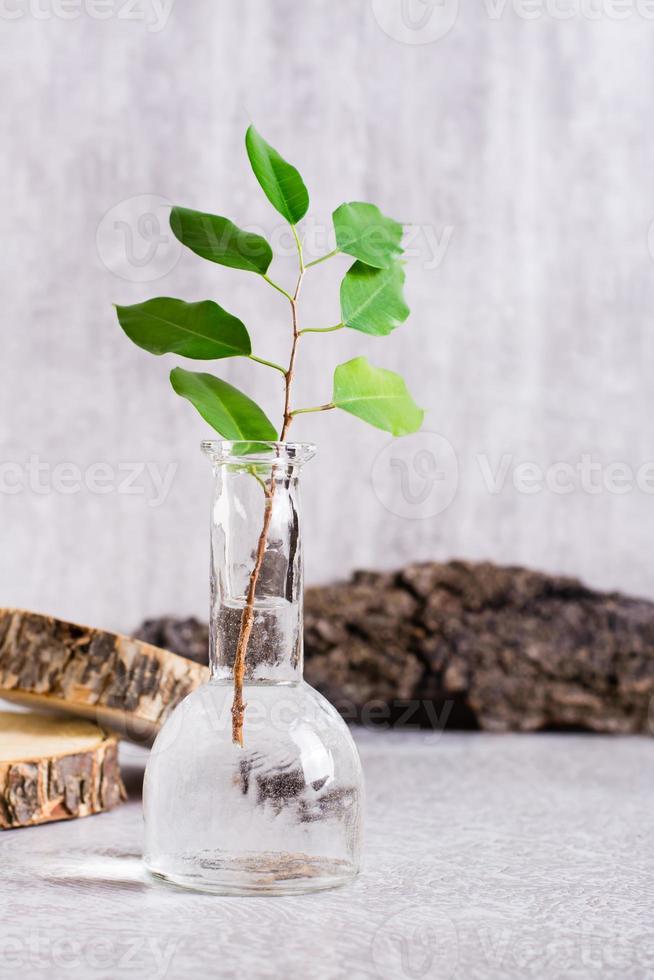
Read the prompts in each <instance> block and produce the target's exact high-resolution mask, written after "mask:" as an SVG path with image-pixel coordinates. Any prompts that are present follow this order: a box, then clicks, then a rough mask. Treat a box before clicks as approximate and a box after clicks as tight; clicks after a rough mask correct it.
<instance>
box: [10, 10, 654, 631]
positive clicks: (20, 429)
mask: <svg viewBox="0 0 654 980" xmlns="http://www.w3.org/2000/svg"><path fill="white" fill-rule="evenodd" d="M67 3H68V6H66V5H65V4H64V6H63V7H62V6H58V5H57V3H56V0H40V3H39V5H37V4H36V0H5V2H3V4H2V5H0V6H2V11H1V12H0V34H1V36H2V52H3V54H2V60H1V62H0V77H1V79H2V90H3V92H4V97H3V110H4V111H3V138H2V141H1V142H0V203H1V212H2V224H3V244H4V247H3V259H2V263H1V264H0V286H1V290H0V296H1V298H2V306H3V318H2V319H3V331H2V333H3V344H2V358H1V361H0V363H1V365H2V385H1V386H0V401H1V414H0V418H1V420H2V431H1V433H0V435H1V443H0V456H1V460H2V469H1V470H0V475H1V485H2V493H0V534H1V547H2V571H1V576H0V603H2V604H18V605H23V606H29V607H32V608H37V609H42V610H45V611H50V612H53V613H56V614H59V615H63V616H67V617H70V618H75V619H80V620H84V621H92V622H94V623H97V624H98V625H105V626H116V627H119V628H129V627H130V626H131V625H133V624H135V623H136V622H137V621H138V620H139V619H140V618H141V617H142V616H143V615H147V614H156V613H158V612H163V611H176V612H178V613H197V614H199V615H202V614H203V613H204V612H205V609H206V605H207V583H206V565H207V543H208V539H207V528H206V517H207V504H208V495H209V481H210V476H209V470H208V465H207V462H206V461H205V460H204V459H203V458H202V457H201V455H200V453H199V451H198V442H199V440H200V438H201V437H202V436H203V434H204V433H205V432H206V427H205V426H204V425H203V424H202V422H201V420H200V419H199V418H196V417H195V415H194V413H193V411H192V410H191V409H190V407H189V406H187V405H186V404H185V403H182V402H181V401H178V400H177V399H176V397H175V396H174V395H173V393H172V392H171V391H170V390H169V388H168V384H167V381H166V373H167V369H168V368H169V367H170V364H169V363H168V359H162V360H157V359H155V358H152V357H150V356H148V355H146V354H145V353H143V352H140V351H138V350H137V349H136V348H134V347H133V346H131V345H130V344H129V342H128V341H127V340H126V339H125V338H124V337H123V335H122V334H121V332H120V331H119V329H118V327H117V325H116V323H115V320H114V316H113V312H112V309H111V305H110V304H111V303H112V302H122V303H130V302H136V301H139V300H141V299H144V298H147V297H149V296H152V295H178V296H182V297H184V298H186V299H193V298H195V299H199V298H206V297H208V296H211V297H213V298H215V299H217V300H218V301H222V302H223V303H224V305H226V306H227V307H228V308H229V309H230V310H232V311H234V312H236V313H238V314H239V315H240V316H241V317H242V318H243V319H244V320H245V321H246V323H247V324H248V325H249V326H250V329H251V332H252V333H253V335H254V337H255V339H256V349H257V351H258V352H259V353H260V354H262V355H264V356H266V355H267V356H269V357H277V358H282V357H284V356H285V353H284V352H285V350H286V345H287V342H288V337H287V330H288V327H287V314H286V309H285V306H284V301H283V300H282V298H281V297H279V296H277V295H276V294H275V293H274V292H273V291H272V290H269V289H268V288H267V287H266V285H265V283H263V282H260V281H255V280H254V279H251V278H250V277H249V276H248V275H247V274H245V273H237V272H233V273H232V272H230V271H229V270H226V269H222V268H219V267H217V266H216V267H214V266H212V265H210V264H209V263H203V262H202V261H201V260H200V259H197V258H196V257H195V256H193V255H191V254H184V255H180V254H179V253H178V252H177V251H176V249H175V245H174V243H172V242H171V241H170V239H169V238H168V236H167V235H166V227H165V219H163V220H162V221H161V226H160V235H161V238H162V239H163V240H162V241H158V239H157V237H156V235H155V238H154V239H153V238H152V235H153V232H156V225H153V224H152V221H151V219H149V218H148V217H147V215H148V214H149V213H152V214H154V215H155V219H161V218H162V215H164V214H165V211H164V209H163V207H160V206H159V204H160V202H166V201H174V202H177V203H182V204H186V205H188V206H191V207H200V208H204V209H206V210H213V211H215V212H217V213H223V214H228V215H229V216H231V217H232V218H233V219H234V220H236V221H237V222H239V223H241V224H248V223H251V224H253V225H258V226H259V227H261V228H263V229H265V231H266V233H267V234H269V235H270V236H271V237H272V238H273V240H275V241H276V242H277V243H278V244H280V245H281V246H284V244H285V242H284V240H283V239H280V232H281V229H280V227H279V224H278V223H277V222H276V219H275V214H274V212H272V210H271V208H270V207H269V205H268V204H267V202H266V201H265V199H263V198H262V196H261V194H260V192H259V189H258V186H257V185H256V184H255V182H254V179H253V178H252V176H251V174H250V173H249V168H248V165H247V160H246V157H245V153H244V149H243V146H242V139H243V134H244V130H245V127H246V125H247V123H248V121H249V120H250V119H253V120H255V121H256V123H257V125H258V127H259V129H260V130H261V131H262V132H263V133H264V135H266V136H267V138H268V139H269V140H270V141H271V142H272V143H273V144H275V145H277V146H278V147H279V148H280V149H281V150H282V151H283V152H284V154H285V155H286V156H287V157H288V158H289V159H291V160H292V161H293V162H294V163H296V165H297V166H298V167H299V168H300V170H301V172H302V173H303V175H304V177H305V180H306V182H307V184H308V186H309V189H310V191H311V194H312V204H313V210H312V214H313V215H314V220H313V223H312V225H311V226H310V228H309V231H310V236H309V237H310V240H311V241H312V242H315V243H316V245H315V247H316V249H317V251H318V252H319V251H320V250H321V249H320V246H321V242H320V241H319V239H320V235H321V232H323V231H324V229H325V227H326V225H327V224H328V221H329V215H330V212H331V210H332V209H333V208H334V207H335V206H337V205H338V204H340V203H341V202H342V201H343V200H348V199H363V200H373V201H375V202H377V203H379V204H380V205H381V206H382V207H383V208H384V209H385V210H386V211H387V212H389V213H390V214H392V215H394V216H396V217H398V218H399V219H401V220H402V221H404V222H407V223H409V224H410V223H413V224H414V225H416V226H417V227H415V228H414V229H413V230H412V231H411V241H412V251H413V252H414V253H415V254H414V257H413V258H412V261H411V265H410V268H409V277H408V281H409V285H408V296H409V300H410V304H411V307H412V311H413V315H412V319H411V320H410V321H409V323H408V324H407V325H405V326H404V327H402V328H401V329H400V330H398V331H397V332H396V333H395V334H394V335H393V336H392V337H390V338H388V339H385V340H382V339H376V338H366V337H364V336H359V335H355V334H353V333H352V335H350V332H349V331H342V332H340V333H338V334H333V335H328V336H326V337H308V338H306V339H305V342H304V343H303V347H302V349H301V351H300V360H299V371H300V378H299V381H298V393H297V403H298V404H299V403H303V404H311V403H315V402H316V401H318V400H323V399H325V398H327V397H328V396H329V393H330V383H329V375H330V372H331V368H332V366H333V365H335V364H336V363H338V362H339V361H342V360H345V359H347V358H348V357H351V356H353V355H354V354H355V353H360V352H361V353H366V354H367V355H368V356H369V357H370V358H371V360H373V361H375V362H376V363H378V364H381V365H385V366H388V367H393V368H396V369H397V370H399V371H401V372H402V373H403V374H404V375H405V376H406V378H407V380H408V382H409V384H410V386H411V388H412V390H413V391H414V393H415V395H416V397H417V399H418V400H419V401H420V402H421V403H422V404H423V405H425V406H426V408H427V419H426V426H425V427H426V429H427V430H428V434H426V435H424V436H421V437H419V438H415V439H413V440H407V441H406V442H404V443H398V444H397V445H396V446H394V447H392V448H390V447H389V440H388V438H387V436H386V435H384V434H383V433H381V432H377V431H376V430H372V429H368V428H367V427H366V426H364V425H363V424H362V423H359V422H358V421H356V420H354V419H350V418H348V417H346V416H342V417H335V416H336V414H337V413H331V414H330V415H323V416H308V417H305V418H303V419H302V420H301V421H298V423H297V426H296V433H295V435H296V437H298V438H310V439H314V440H315V441H317V442H318V443H319V446H320V454H319V456H318V457H317V459H316V460H315V461H314V462H313V463H311V464H310V466H309V467H308V468H307V470H306V473H305V504H306V508H305V509H306V541H307V571H308V576H309V578H310V580H312V581H324V580H329V579H333V578H336V577H341V576H344V575H345V574H346V573H348V572H349V571H350V570H351V569H352V568H354V567H356V566H366V565H369V566H383V567H392V566H394V565H397V564H399V563H401V562H403V561H406V560H408V559H426V558H433V557H435V558H448V557H450V556H460V557H469V558H493V559H496V560H498V561H502V562H521V563H525V564H528V565H531V566H536V567H542V568H545V569H550V570H556V571H561V572H566V573H571V574H575V575H581V576H583V577H584V578H585V579H587V580H588V581H589V582H591V583H593V584H595V585H597V586H604V587H618V588H621V589H625V590H631V591H634V592H637V593H641V594H645V595H651V596H654V581H653V579H652V571H653V570H654V548H653V547H652V537H653V534H654V496H653V495H652V491H654V466H650V467H649V468H647V467H645V468H644V469H643V468H641V469H640V470H639V468H640V467H642V465H643V464H646V463H647V462H648V461H651V460H654V444H653V441H652V438H651V431H652V414H653V409H654V393H653V392H654V386H653V382H652V358H653V354H654V340H653V339H652V338H653V336H654V332H653V329H652V319H653V311H654V302H653V300H654V262H653V259H652V255H651V254H650V249H649V247H648V233H649V227H650V222H651V221H652V218H653V217H654V181H653V179H652V173H653V170H652V161H653V159H654V127H653V126H652V118H653V113H652V108H653V105H652V103H653V101H654V84H653V83H654V71H653V65H654V61H653V52H654V22H652V20H651V16H652V11H651V10H649V8H648V7H646V6H644V5H641V6H640V7H637V6H636V5H635V2H634V4H633V5H630V4H629V0H627V2H626V6H625V5H622V6H620V7H619V12H620V17H621V18H622V19H618V17H617V14H616V10H618V8H615V9H614V8H612V7H611V6H609V5H608V0H605V2H604V6H602V7H600V8H599V11H598V10H597V8H593V9H591V8H590V6H589V4H588V3H587V0H584V4H583V5H582V3H581V0H561V2H560V5H559V7H558V8H554V7H552V6H550V8H549V10H548V9H543V10H541V12H540V16H538V8H534V6H533V5H529V6H525V7H524V8H520V7H519V6H517V7H516V5H515V4H513V5H512V4H508V3H507V4H506V6H503V5H502V3H500V2H499V0H493V2H491V0H486V3H485V4H484V3H480V4H477V3H474V4H473V3H472V2H470V0H467V2H464V3H462V5H461V8H460V9H458V10H457V8H456V7H455V6H454V5H453V0H446V4H445V6H443V7H435V8H433V9H432V8H429V7H426V6H425V5H424V4H423V3H422V0H410V2H409V0H406V2H405V6H404V8H402V4H401V2H400V0H374V2H373V3H371V2H365V0H329V2H327V0H312V2H311V3H308V4H303V3H299V2H297V0H295V2H290V0H276V2H273V0H229V2H220V3H216V2H213V3H212V2H210V0H177V3H176V4H174V6H173V7H172V9H164V10H163V12H162V11H161V10H159V9H158V8H159V7H160V4H154V3H153V0H138V2H137V3H136V6H129V7H128V6H127V5H126V0H108V2H106V0H105V5H104V6H101V5H99V4H98V6H97V7H96V5H95V4H94V3H93V2H92V0H79V3H77V6H76V0H67ZM164 7H165V8H169V7H170V0H166V3H165V4H164ZM565 10H569V12H571V13H572V16H571V17H570V18H565V19H564V17H563V14H562V13H561V11H564V12H565ZM534 11H535V12H536V14H537V16H535V17H533V14H534ZM625 12H626V15H627V16H624V14H625ZM100 14H101V15H102V17H103V19H99V15H100ZM527 14H529V16H527ZM448 18H450V21H448V20H447V19H448ZM532 18H533V19H532ZM448 26H449V27H450V29H449V30H447V31H446V28H447V27H448ZM439 35H442V36H439ZM144 195H150V196H151V197H143V196H144ZM144 216H145V217H144ZM651 238H652V242H653V244H654V235H652V236H651ZM345 268H346V263H345V261H344V260H343V259H336V260H334V261H333V262H331V263H328V264H326V265H324V266H320V267H318V269H316V270H315V274H314V276H313V277H312V278H313V281H312V282H311V283H308V287H307V290H306V293H305V296H304V305H303V310H304V313H303V315H304V317H305V325H309V324H311V325H327V324H329V323H332V322H336V320H337V319H338V304H337V286H338V282H339V277H340V276H341V275H342V273H343V270H344V269H345ZM293 272H294V265H293V263H292V261H291V259H284V258H283V257H282V258H281V259H279V261H278V262H277V264H276V266H275V275H276V277H277V278H278V279H279V280H281V281H283V282H285V283H290V281H291V279H292V276H293ZM346 334H347V335H346ZM171 363H174V360H173V359H171ZM221 370H222V371H223V373H224V376H225V377H226V378H227V379H228V380H230V381H232V382H235V383H237V384H241V385H243V386H247V387H248V389H249V390H250V391H251V392H256V394H257V396H258V397H259V399H260V400H261V401H262V402H263V403H264V404H265V405H266V407H267V409H268V410H269V412H270V413H271V414H275V413H277V414H278V405H279V391H278V381H277V376H276V375H274V374H273V376H272V377H270V378H269V377H268V374H267V372H266V370H265V369H264V368H260V367H258V366H257V365H252V364H247V363H243V364H241V363H237V362H231V363H227V362H224V365H223V367H222V368H221ZM429 433H431V434H429ZM584 457H586V463H585V464H584V462H583V460H584ZM146 462H147V463H150V464H152V465H155V464H156V469H155V470H152V469H151V470H150V472H151V473H152V472H154V473H155V474H160V475H161V474H165V473H166V472H168V473H169V475H170V474H173V471H174V475H173V478H172V485H171V486H170V488H169V491H168V492H167V493H166V494H164V496H165V500H164V501H163V502H159V501H158V500H157V499H156V495H155V494H156V492H155V488H154V484H153V482H152V478H151V476H148V471H147V470H146V471H145V472H144V473H141V474H140V475H139V476H138V478H137V480H136V483H135V485H133V486H132V488H131V490H132V491H134V490H135V491H139V492H129V493H127V492H125V490H126V489H128V488H127V487H125V486H123V487H122V492H121V487H120V484H121V483H123V482H124V480H125V477H126V476H127V473H126V471H125V470H124V469H123V468H124V466H125V464H128V463H136V464H141V465H142V464H144V463H146ZM526 462H527V463H532V464H535V465H536V466H537V467H539V468H540V472H541V473H542V480H540V482H539V470H538V469H537V470H533V468H532V469H524V468H522V469H520V465H521V464H524V463H526ZM61 463H70V464H72V467H68V468H64V469H63V470H62V469H61V468H60V469H58V470H56V469H54V467H56V466H57V464H61ZM98 463H101V464H105V465H104V468H103V469H98V467H95V468H92V469H90V470H89V467H93V464H98ZM557 463H559V464H566V465H567V468H566V466H564V467H559V468H558V469H554V470H552V469H550V468H551V467H552V466H553V464H557ZM590 464H592V468H589V466H590ZM617 464H625V465H626V467H627V468H626V469H625V468H624V466H623V467H622V468H621V467H620V466H619V465H617ZM579 465H581V470H578V469H572V468H577V467H578V466H579ZM584 465H585V466H586V470H584ZM171 466H172V468H173V469H171V470H168V467H171ZM516 467H518V468H517V470H516ZM75 468H77V469H75ZM80 473H81V474H82V476H83V478H84V480H86V481H87V482H90V485H91V488H92V489H89V488H88V487H87V486H86V485H84V484H82V485H81V486H80V485H79V484H78V483H77V482H76V479H77V476H78V475H79V474H80ZM100 477H103V478H104V482H103V483H102V484H100V483H98V480H99V478H100ZM495 478H496V479H497V484H496V485H495V486H494V487H493V480H494V479H495ZM546 478H547V479H546ZM93 481H95V482H93ZM543 481H545V482H543ZM99 489H103V490H104V492H102V493H100V492H98V490H99ZM493 489H494V490H495V491H496V492H491V491H492V490H493ZM562 489H563V490H566V491H568V490H569V491H570V492H560V491H561V490H562ZM63 491H67V492H63ZM527 491H532V492H527ZM450 498H452V499H451V502H450V503H449V506H446V504H447V502H448V500H450ZM155 503H157V504H159V505H158V506H153V504H155Z"/></svg>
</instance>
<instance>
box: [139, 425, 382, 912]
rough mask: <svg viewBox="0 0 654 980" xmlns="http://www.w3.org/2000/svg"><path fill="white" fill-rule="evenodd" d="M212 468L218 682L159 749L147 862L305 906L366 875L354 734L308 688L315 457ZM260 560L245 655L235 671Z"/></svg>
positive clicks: (216, 887)
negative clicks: (308, 897)
mask: <svg viewBox="0 0 654 980" xmlns="http://www.w3.org/2000/svg"><path fill="white" fill-rule="evenodd" d="M202 448H203V450H204V452H205V453H206V454H207V456H208V457H209V459H210V460H211V462H212V465H213V472H214V477H215V490H214V496H213V506H212V512H211V515H212V516H211V610H210V613H211V615H210V663H211V679H210V681H209V683H208V684H206V685H205V686H203V687H201V688H199V689H198V690H197V691H195V692H194V693H193V694H191V695H190V696H189V697H187V698H186V699H185V700H184V701H183V702H182V703H181V704H180V705H179V707H178V708H177V709H176V710H175V711H174V712H173V714H172V715H171V716H170V718H169V719H168V721H167V722H166V724H165V725H164V727H163V728H162V730H161V732H160V733H159V735H158V736H157V739H156V741H155V744H154V746H153V748H152V752H151V754H150V758H149V761H148V765H147V770H146V775H145V783H144V801H143V806H144V816H145V855H144V860H145V863H146V866H147V867H148V869H149V871H150V872H151V873H152V874H154V875H156V876H157V877H159V878H162V879H165V880H167V881H170V882H173V883H175V884H177V885H185V886H189V887H192V888H197V889H202V890H206V891H213V892H217V893H220V894H294V893H298V892H305V891H313V890H318V889H322V888H330V887H333V886H335V885H340V884H343V883H345V882H346V881H348V880H350V879H351V878H352V877H354V875H356V874H357V871H358V868H359V855H360V848H361V822H362V806H363V781H362V773H361V765H360V761H359V756H358V753H357V750H356V747H355V745H354V742H353V740H352V736H351V735H350V732H349V730H348V728H347V726H346V724H345V723H344V721H343V720H342V718H341V717H340V715H339V714H338V713H337V711H336V710H335V709H334V708H333V707H332V706H331V704H330V703H329V702H328V701H327V700H326V699H325V698H324V697H322V695H320V694H319V693H318V692H317V691H315V690H314V689H313V688H312V687H310V686H309V685H308V684H307V683H306V682H305V681H304V680H303V676H302V668H303V637H302V627H303V622H302V596H303V581H302V536H301V527H300V502H299V486H298V483H299V475H300V470H301V467H302V465H303V464H304V463H305V462H307V461H308V460H309V459H311V457H312V456H313V454H314V447H313V446H310V445H304V444H292V443H228V442H218V441H209V442H204V443H203V444H202ZM258 558H259V560H260V561H259V564H260V568H259V574H258V577H257V579H256V586H255V588H254V592H253V595H254V602H253V604H252V611H253V618H252V631H251V634H250V638H249V643H248V646H247V650H246V656H245V676H244V683H243V701H244V702H245V705H246V707H245V713H244V719H243V728H242V738H243V745H240V744H238V742H236V741H234V739H233V731H232V727H233V716H232V710H231V709H232V703H233V696H234V662H235V659H236V653H237V647H238V643H239V637H240V634H241V628H242V619H243V610H244V607H245V605H246V599H247V595H248V589H249V587H250V586H251V576H252V574H253V569H254V567H255V564H257V559H258Z"/></svg>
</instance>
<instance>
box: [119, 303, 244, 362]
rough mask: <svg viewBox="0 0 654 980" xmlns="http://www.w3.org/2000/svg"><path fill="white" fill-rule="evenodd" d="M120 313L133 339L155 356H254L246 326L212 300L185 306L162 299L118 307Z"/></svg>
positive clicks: (126, 330) (128, 334)
mask: <svg viewBox="0 0 654 980" xmlns="http://www.w3.org/2000/svg"><path fill="white" fill-rule="evenodd" d="M116 313H117V314H118V320H119V321H120V325H121V327H122V328H123V330H124V331H125V333H126V334H127V336H128V337H129V339H130V340H132V341H134V343H135V344H137V345H138V346H139V347H142V348H143V350H147V351H150V353H151V354H181V355H182V357H193V358H195V359H197V360H211V359H213V358H215V359H218V358H221V357H238V356H239V355H244V356H245V357H247V356H248V355H249V354H251V353H252V346H251V344H250V337H249V334H248V332H247V330H246V328H245V325H244V324H243V323H242V322H241V321H240V320H239V319H238V318H237V317H235V316H232V315H231V313H228V312H227V311H226V310H223V308H222V307H221V306H218V304H217V303H214V302H213V301H212V300H210V299H208V300H204V301H203V302H201V303H185V302H184V300H182V299H170V298H168V297H166V296H160V297H158V298H157V299H149V300H147V302H145V303H136V304H135V305H134V306H117V307H116Z"/></svg>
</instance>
